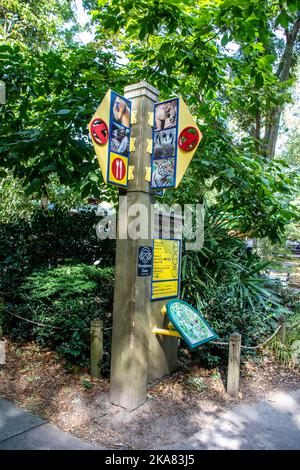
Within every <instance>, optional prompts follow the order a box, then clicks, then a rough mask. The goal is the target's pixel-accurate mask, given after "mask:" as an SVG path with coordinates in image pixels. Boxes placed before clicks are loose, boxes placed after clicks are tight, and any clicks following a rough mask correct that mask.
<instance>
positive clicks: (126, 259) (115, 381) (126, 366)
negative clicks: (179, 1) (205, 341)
mask: <svg viewBox="0 0 300 470" xmlns="http://www.w3.org/2000/svg"><path fill="white" fill-rule="evenodd" d="M158 94H159V92H158V90H156V89H155V88H154V87H152V86H151V85H149V84H148V83H146V82H141V83H137V84H134V85H129V86H127V87H126V88H125V93H124V96H125V98H127V99H129V100H130V101H131V103H132V111H133V113H136V122H135V123H134V124H133V125H132V133H131V136H132V137H133V138H135V150H134V151H133V152H131V154H130V164H131V166H132V169H133V178H132V179H129V181H128V188H127V190H122V189H120V192H119V194H120V196H119V211H118V226H117V248H116V271H115V290H114V308H113V335H112V358H111V376H110V387H111V388H110V401H111V402H112V403H113V404H115V405H119V406H122V407H124V408H126V409H127V410H129V411H130V410H133V409H135V408H137V407H138V406H140V405H141V404H142V403H144V401H145V399H146V392H147V382H148V377H149V376H150V377H152V373H150V372H149V357H150V356H151V355H152V354H153V355H155V358H156V360H157V361H158V369H159V374H160V377H161V376H162V375H164V374H166V373H167V370H166V367H159V364H160V363H161V362H164V363H165V362H166V353H164V351H163V349H162V346H161V345H160V344H159V342H158V341H157V339H156V338H154V337H153V336H154V335H152V328H151V323H154V320H153V319H152V320H151V318H152V317H151V315H152V312H153V310H154V309H155V312H156V315H158V316H160V318H161V321H163V318H162V315H161V313H160V309H161V306H162V302H154V304H155V305H151V301H150V286H151V276H150V275H149V276H138V272H137V271H138V270H137V266H138V251H139V247H142V246H145V247H151V246H152V238H151V220H152V218H151V205H152V204H153V203H154V196H153V194H152V193H151V190H150V183H149V177H146V175H147V173H148V175H149V174H150V153H149V152H148V151H147V146H148V141H149V140H150V139H152V127H151V125H150V124H149V117H150V114H149V113H153V108H154V104H155V103H156V102H157V99H158ZM124 196H126V197H124ZM140 207H143V210H142V211H141V213H138V211H139V208H140ZM134 208H136V210H134ZM137 217H139V220H140V224H139V225H140V233H141V236H140V238H138V239H132V238H130V237H129V236H128V228H129V227H130V226H131V224H134V223H135V221H136V219H137ZM175 342H176V339H175ZM149 348H150V351H149ZM167 355H168V354H167ZM155 375H156V374H155Z"/></svg>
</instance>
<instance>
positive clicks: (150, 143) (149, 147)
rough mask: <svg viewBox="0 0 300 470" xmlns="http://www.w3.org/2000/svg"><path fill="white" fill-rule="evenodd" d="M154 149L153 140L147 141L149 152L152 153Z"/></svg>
mask: <svg viewBox="0 0 300 470" xmlns="http://www.w3.org/2000/svg"><path fill="white" fill-rule="evenodd" d="M152 149H153V140H152V139H147V152H148V153H152Z"/></svg>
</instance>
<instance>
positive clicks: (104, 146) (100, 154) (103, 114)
mask: <svg viewBox="0 0 300 470" xmlns="http://www.w3.org/2000/svg"><path fill="white" fill-rule="evenodd" d="M110 100H111V91H110V90H108V92H107V93H106V95H105V96H104V98H103V100H102V102H101V104H100V106H99V107H98V109H97V111H96V112H95V114H94V116H93V118H92V119H91V122H90V123H89V131H90V135H91V138H92V142H93V145H94V149H95V153H96V155H97V158H98V162H99V166H100V168H101V172H102V176H103V179H104V182H105V183H107V164H108V146H109V139H108V138H107V140H106V142H104V143H101V140H100V138H99V140H95V133H94V132H93V131H92V127H93V125H94V126H95V125H97V120H96V119H99V120H101V121H103V122H104V123H105V124H106V126H107V129H108V132H109V120H110ZM96 137H97V135H96Z"/></svg>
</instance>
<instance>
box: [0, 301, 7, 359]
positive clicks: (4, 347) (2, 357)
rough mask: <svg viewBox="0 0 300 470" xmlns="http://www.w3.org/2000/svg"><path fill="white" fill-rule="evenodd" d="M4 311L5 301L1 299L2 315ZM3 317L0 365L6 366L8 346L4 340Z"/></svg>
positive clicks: (0, 333)
mask: <svg viewBox="0 0 300 470" xmlns="http://www.w3.org/2000/svg"><path fill="white" fill-rule="evenodd" d="M3 310H4V299H2V297H0V314H1V312H2V311H3ZM1 321H2V320H1V317H0V365H2V366H3V365H5V364H6V344H5V341H3V340H2V337H3V329H2V324H1Z"/></svg>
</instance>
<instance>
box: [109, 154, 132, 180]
mask: <svg viewBox="0 0 300 470" xmlns="http://www.w3.org/2000/svg"><path fill="white" fill-rule="evenodd" d="M108 182H109V183H115V184H117V185H118V186H127V183H128V158H127V157H123V156H122V155H118V154H117V153H113V152H111V153H110V157H109V174H108Z"/></svg>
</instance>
